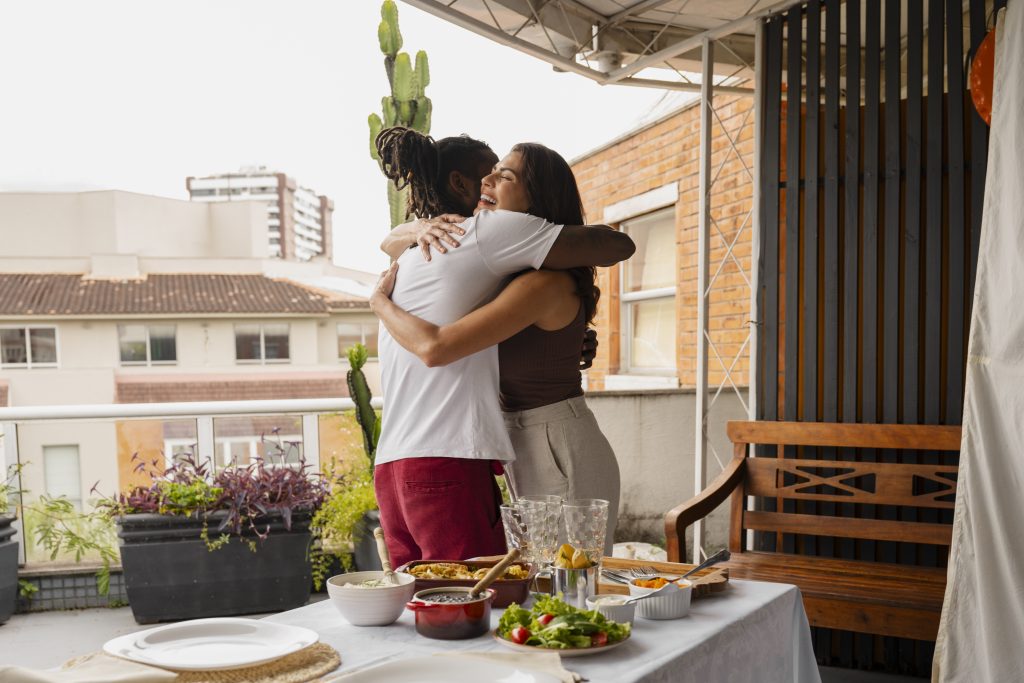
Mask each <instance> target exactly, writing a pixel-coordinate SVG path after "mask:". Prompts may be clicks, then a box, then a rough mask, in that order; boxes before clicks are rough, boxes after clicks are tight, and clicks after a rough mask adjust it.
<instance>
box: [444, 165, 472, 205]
mask: <svg viewBox="0 0 1024 683" xmlns="http://www.w3.org/2000/svg"><path fill="white" fill-rule="evenodd" d="M448 187H449V188H451V191H452V193H453V194H454V195H455V196H456V197H459V198H460V199H464V200H469V201H471V200H475V199H477V197H474V196H473V194H474V188H473V181H472V180H470V179H469V178H467V177H466V176H465V175H463V174H462V173H460V172H459V171H452V172H451V173H449V174H448Z"/></svg>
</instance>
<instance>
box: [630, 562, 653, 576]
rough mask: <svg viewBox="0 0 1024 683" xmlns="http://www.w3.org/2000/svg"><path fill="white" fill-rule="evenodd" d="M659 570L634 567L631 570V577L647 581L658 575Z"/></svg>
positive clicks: (647, 567) (649, 567)
mask: <svg viewBox="0 0 1024 683" xmlns="http://www.w3.org/2000/svg"><path fill="white" fill-rule="evenodd" d="M657 573H658V572H657V570H656V569H655V568H654V567H651V566H649V565H648V566H644V567H633V568H631V569H630V570H629V575H630V576H632V577H633V578H634V579H646V578H648V577H651V576H655V575H656V574H657Z"/></svg>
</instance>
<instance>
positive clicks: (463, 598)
mask: <svg viewBox="0 0 1024 683" xmlns="http://www.w3.org/2000/svg"><path fill="white" fill-rule="evenodd" d="M470 590H471V589H470V588H464V587H461V586H446V587H443V588H429V589H427V590H424V591H419V592H418V593H416V594H415V595H413V596H412V600H410V601H409V602H407V603H405V606H406V608H407V609H409V610H410V611H412V612H413V613H414V614H415V615H416V632H417V633H419V634H420V635H421V636H425V637H427V638H436V639H438V640H465V639H467V638H476V637H477V636H482V635H483V634H485V633H487V632H488V631H490V630H491V602H492V601H493V600H494V594H495V592H494V589H492V588H488V589H487V590H485V591H484V592H483V593H481V594H480V595H479V596H477V597H476V598H472V597H470V595H469V591H470Z"/></svg>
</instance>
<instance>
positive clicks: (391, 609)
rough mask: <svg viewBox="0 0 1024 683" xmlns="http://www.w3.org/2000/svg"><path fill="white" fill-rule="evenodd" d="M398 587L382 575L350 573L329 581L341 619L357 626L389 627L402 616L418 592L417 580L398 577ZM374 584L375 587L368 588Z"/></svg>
mask: <svg viewBox="0 0 1024 683" xmlns="http://www.w3.org/2000/svg"><path fill="white" fill-rule="evenodd" d="M394 576H395V581H396V582H397V585H394V586H389V585H386V584H385V585H378V584H383V583H385V582H383V581H380V580H381V579H383V578H384V572H382V571H370V572H350V573H348V574H338V575H337V576H332V577H331V578H329V579H327V594H328V595H329V596H330V598H331V602H332V603H334V606H335V607H336V608H337V610H338V611H339V612H341V616H343V617H345V619H347V620H348V621H349V623H351V624H352V625H353V626H387V625H388V624H393V623H395V622H396V621H397V620H398V617H400V616H402V612H403V611H404V610H405V603H407V602H408V601H409V600H410V599H411V598H412V595H413V592H414V591H415V588H416V577H415V576H413V575H411V574H403V573H401V572H399V573H396V574H395V575H394ZM367 583H370V584H372V585H373V587H367V586H366V584H367Z"/></svg>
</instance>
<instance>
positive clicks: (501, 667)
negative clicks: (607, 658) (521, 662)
mask: <svg viewBox="0 0 1024 683" xmlns="http://www.w3.org/2000/svg"><path fill="white" fill-rule="evenodd" d="M409 681H416V683H480V681H492V682H493V683H560V682H561V679H559V678H558V677H556V676H553V675H551V674H548V673H543V672H540V671H533V670H531V669H525V668H522V667H520V666H517V665H514V664H506V663H504V662H496V661H489V660H486V659H482V658H481V659H474V660H472V661H470V660H468V659H448V658H446V657H412V658H410V659H400V660H398V661H392V662H385V663H384V664H380V665H378V666H373V667H370V668H369V669H363V670H362V671H357V672H355V673H351V674H348V675H347V676H345V683H409Z"/></svg>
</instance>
